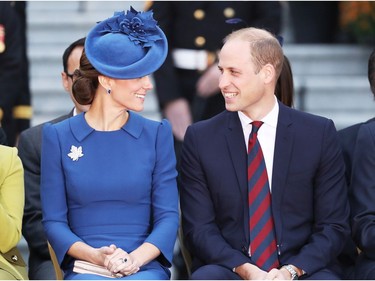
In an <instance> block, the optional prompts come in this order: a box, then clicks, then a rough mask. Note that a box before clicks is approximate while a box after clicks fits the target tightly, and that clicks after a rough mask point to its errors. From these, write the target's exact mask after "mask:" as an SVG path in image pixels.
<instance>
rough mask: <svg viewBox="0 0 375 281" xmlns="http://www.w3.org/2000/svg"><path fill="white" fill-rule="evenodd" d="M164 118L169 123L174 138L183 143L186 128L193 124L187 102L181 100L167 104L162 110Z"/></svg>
mask: <svg viewBox="0 0 375 281" xmlns="http://www.w3.org/2000/svg"><path fill="white" fill-rule="evenodd" d="M164 116H165V117H166V118H167V119H168V120H169V122H171V125H172V132H173V135H174V137H175V138H176V139H177V140H179V141H183V139H184V136H185V133H186V129H187V127H188V126H189V125H191V123H192V122H193V118H192V116H191V111H190V107H189V103H188V101H187V100H186V99H183V98H181V99H177V100H174V101H171V102H169V103H168V104H167V105H166V106H165V108H164Z"/></svg>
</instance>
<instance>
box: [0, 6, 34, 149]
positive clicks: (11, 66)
mask: <svg viewBox="0 0 375 281" xmlns="http://www.w3.org/2000/svg"><path fill="white" fill-rule="evenodd" d="M20 4H22V3H15V2H9V1H4V2H0V121H1V124H2V127H3V129H4V131H5V133H6V135H7V138H8V145H11V146H14V145H15V144H16V137H17V135H18V134H19V133H20V132H21V131H22V130H24V129H26V128H28V127H29V126H30V119H31V106H30V91H29V86H28V83H29V81H28V62H27V58H26V35H25V22H24V21H23V18H22V17H21V15H20V14H19V13H18V12H17V11H18V10H17V8H18V6H17V5H20ZM16 6H17V7H16Z"/></svg>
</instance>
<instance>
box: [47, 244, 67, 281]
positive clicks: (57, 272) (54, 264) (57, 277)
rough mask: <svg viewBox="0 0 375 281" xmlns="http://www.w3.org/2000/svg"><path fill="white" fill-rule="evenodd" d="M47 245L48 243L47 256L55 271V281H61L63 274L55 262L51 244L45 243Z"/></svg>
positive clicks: (55, 258)
mask: <svg viewBox="0 0 375 281" xmlns="http://www.w3.org/2000/svg"><path fill="white" fill-rule="evenodd" d="M47 243H48V250H49V254H50V256H51V260H52V264H53V268H54V270H55V275H56V280H63V279H64V272H63V271H62V269H61V268H60V264H59V262H58V261H57V257H56V254H55V251H54V250H53V248H52V246H51V244H50V243H49V242H47Z"/></svg>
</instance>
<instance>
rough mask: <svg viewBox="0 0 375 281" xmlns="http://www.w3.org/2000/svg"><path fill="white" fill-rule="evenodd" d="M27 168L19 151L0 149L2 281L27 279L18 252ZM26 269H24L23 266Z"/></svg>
mask: <svg viewBox="0 0 375 281" xmlns="http://www.w3.org/2000/svg"><path fill="white" fill-rule="evenodd" d="M24 201H25V195H24V179H23V167H22V162H21V160H20V158H19V157H18V155H17V148H15V147H9V146H4V145H0V225H1V230H0V279H2V280H4V279H8V280H9V279H24V278H25V277H26V278H27V276H23V275H22V273H21V272H24V270H23V269H25V264H24V262H23V260H22V256H21V254H20V253H19V252H18V251H17V250H16V249H15V247H16V246H17V244H18V242H19V241H20V239H21V236H22V232H21V226H22V216H23V208H24ZM22 265H23V266H22Z"/></svg>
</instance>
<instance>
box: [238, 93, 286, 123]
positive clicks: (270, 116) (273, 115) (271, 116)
mask: <svg viewBox="0 0 375 281" xmlns="http://www.w3.org/2000/svg"><path fill="white" fill-rule="evenodd" d="M278 116H279V103H278V101H277V98H276V97H275V104H274V106H273V108H272V110H271V111H270V112H268V113H267V115H266V116H264V117H263V118H262V120H257V121H262V122H263V123H264V124H267V125H269V126H271V127H273V128H276V126H277V118H278ZM238 117H239V118H240V121H241V125H242V127H245V126H248V125H249V124H250V123H251V122H253V121H255V120H251V119H250V118H249V117H248V116H246V115H245V114H244V113H243V112H242V111H238Z"/></svg>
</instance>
